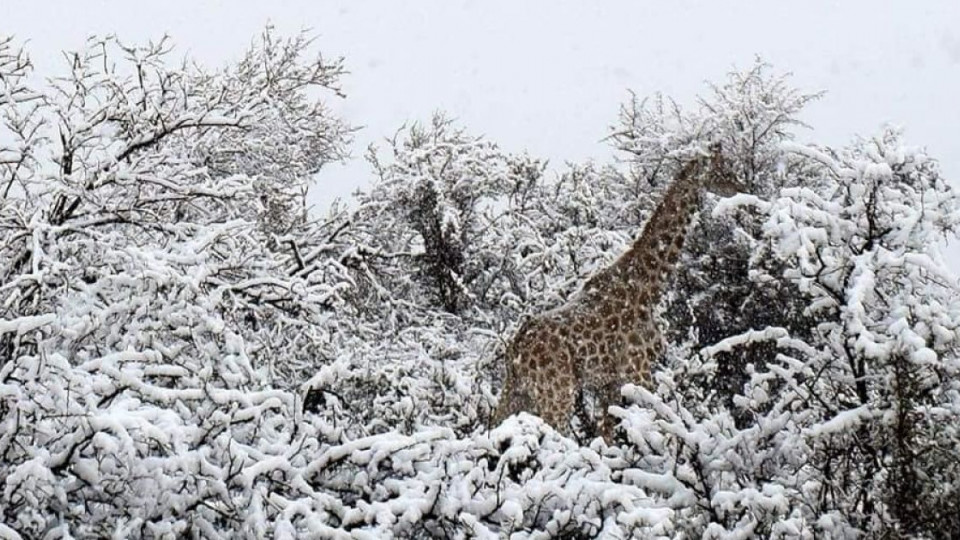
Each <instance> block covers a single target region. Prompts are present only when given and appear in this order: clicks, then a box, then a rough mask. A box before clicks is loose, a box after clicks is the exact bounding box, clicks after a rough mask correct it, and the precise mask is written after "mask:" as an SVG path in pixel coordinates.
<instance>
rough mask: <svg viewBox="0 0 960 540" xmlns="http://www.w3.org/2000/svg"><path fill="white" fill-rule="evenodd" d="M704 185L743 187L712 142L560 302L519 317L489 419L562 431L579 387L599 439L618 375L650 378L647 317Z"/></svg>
mask: <svg viewBox="0 0 960 540" xmlns="http://www.w3.org/2000/svg"><path fill="white" fill-rule="evenodd" d="M704 190H708V191H712V192H714V193H717V194H718V195H721V196H729V195H733V194H735V193H737V192H739V191H744V189H743V186H742V185H741V184H739V183H738V182H737V181H736V180H735V178H734V176H733V174H732V173H731V172H730V169H729V168H728V167H727V166H726V163H725V162H724V160H723V158H722V156H721V155H720V149H719V146H718V145H713V146H712V147H711V150H710V152H709V153H708V154H707V155H700V156H698V157H696V158H694V159H691V160H689V161H687V162H686V163H685V164H684V165H683V166H682V167H681V169H680V171H679V173H678V174H677V175H676V176H675V178H674V179H673V181H672V182H671V183H670V185H669V186H668V187H667V189H666V190H665V192H664V195H663V197H662V199H661V201H660V203H659V204H658V205H657V208H656V209H655V210H654V212H653V215H652V216H651V217H650V218H649V219H648V220H647V222H646V224H645V225H644V228H643V232H642V233H641V234H640V236H639V238H638V239H637V240H636V241H635V242H634V243H633V245H632V246H631V247H630V249H629V250H627V252H625V253H624V254H623V255H621V256H620V257H619V258H618V259H617V260H616V261H615V262H614V263H613V264H612V265H610V266H608V267H607V268H604V269H602V270H600V271H599V272H597V273H596V274H594V275H593V276H592V277H591V278H589V279H588V280H587V281H586V283H584V285H583V287H582V288H581V290H580V291H579V292H578V293H577V294H575V295H574V296H573V298H571V299H570V301H569V302H567V304H565V305H564V306H562V307H560V308H558V309H554V310H551V311H548V312H545V313H542V314H541V315H539V316H538V317H535V318H532V319H529V320H527V321H526V322H525V323H524V324H522V325H521V326H520V328H519V330H518V331H517V333H516V334H515V335H514V337H513V339H512V340H511V342H510V343H509V344H508V346H507V350H506V362H507V375H506V379H505V381H504V387H503V391H502V393H501V395H500V402H499V404H498V406H497V409H496V410H495V411H494V414H493V417H492V418H491V421H492V424H493V425H498V424H500V423H501V422H502V421H503V420H504V419H506V418H507V417H508V416H510V415H512V414H515V413H518V412H521V411H526V412H530V413H533V414H537V415H539V416H540V417H541V418H543V420H544V421H545V422H547V423H548V424H550V425H551V426H553V427H554V428H555V429H557V430H558V431H559V432H561V433H564V434H566V435H569V434H570V418H571V416H572V414H573V412H574V405H575V402H576V400H577V398H578V397H580V396H581V393H582V392H584V391H589V392H591V393H592V394H593V395H594V396H596V399H597V405H598V407H597V413H596V414H597V416H598V418H597V419H596V428H597V433H599V434H600V435H602V436H603V438H604V439H605V440H606V441H607V443H610V442H611V439H612V435H613V422H612V421H611V419H610V418H608V416H607V409H608V407H609V406H610V405H612V404H615V403H617V402H618V401H619V399H620V388H621V387H622V386H623V385H624V384H627V383H633V384H639V385H644V386H647V387H650V386H651V383H652V379H651V375H650V366H651V364H652V363H653V362H654V360H655V359H656V358H657V357H658V356H659V355H660V354H661V353H662V351H663V343H662V337H661V335H660V331H659V329H658V327H657V325H656V321H655V320H654V309H655V308H656V306H657V304H658V303H659V301H660V298H661V295H662V293H663V289H664V286H665V285H666V283H667V281H668V280H669V277H670V274H671V273H672V271H673V269H674V267H675V265H676V262H677V259H678V258H679V256H680V251H681V248H682V247H683V242H684V238H685V237H686V234H687V229H688V228H689V224H690V222H691V221H692V218H693V215H694V213H695V211H696V210H697V209H698V207H699V205H700V199H701V195H702V192H703V191H704Z"/></svg>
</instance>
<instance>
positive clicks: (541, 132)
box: [0, 0, 960, 270]
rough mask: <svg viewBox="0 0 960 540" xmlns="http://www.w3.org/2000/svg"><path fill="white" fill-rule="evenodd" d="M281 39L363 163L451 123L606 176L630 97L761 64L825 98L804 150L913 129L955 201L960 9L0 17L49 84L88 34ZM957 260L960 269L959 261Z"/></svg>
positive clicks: (193, 49) (911, 137) (826, 6)
mask: <svg viewBox="0 0 960 540" xmlns="http://www.w3.org/2000/svg"><path fill="white" fill-rule="evenodd" d="M268 21H270V22H272V23H273V24H274V25H275V26H276V27H277V28H278V30H280V32H282V33H291V32H295V31H298V30H300V29H304V28H309V29H312V30H313V31H314V32H315V34H316V35H317V36H318V44H319V47H320V48H321V49H322V50H323V51H324V52H325V54H328V55H332V56H333V55H335V56H341V55H342V56H344V57H345V58H346V63H347V67H348V69H349V70H350V72H351V73H350V75H349V76H348V77H347V78H346V80H345V81H344V87H345V90H346V93H347V95H348V97H347V99H346V100H345V101H344V102H342V103H340V104H338V105H337V106H336V108H337V110H338V111H339V112H340V113H341V114H342V115H343V116H344V117H345V118H346V120H347V121H348V122H351V123H353V124H355V125H361V126H364V129H363V130H362V131H361V132H359V133H358V135H357V141H356V145H355V146H354V154H355V155H357V156H361V155H362V153H363V150H364V148H365V147H366V145H367V144H369V143H370V142H375V141H378V140H381V139H382V137H384V136H385V135H388V134H390V133H392V132H393V131H395V130H396V129H397V128H398V127H399V126H400V125H402V124H403V123H404V122H410V121H416V120H427V119H429V117H430V115H431V113H432V112H433V111H435V110H443V111H446V112H447V113H449V115H451V116H453V117H455V118H457V119H459V120H460V122H461V124H462V125H463V126H465V127H467V128H468V129H469V130H470V131H471V132H473V133H476V134H483V135H485V136H486V137H487V138H489V139H491V140H493V141H496V142H498V143H500V144H501V145H502V146H503V147H504V148H506V149H507V150H509V151H521V150H527V151H529V152H530V153H531V154H533V155H537V156H542V157H547V158H549V159H551V160H552V161H553V162H554V163H555V164H558V163H562V162H563V161H566V160H570V161H580V160H583V159H586V158H590V157H594V158H598V159H607V158H608V157H609V150H608V149H607V147H606V146H605V145H604V144H603V143H602V142H601V139H602V138H603V136H604V135H605V134H606V129H607V126H609V125H610V124H611V123H612V122H613V121H614V120H615V119H616V112H617V107H618V106H619V104H620V103H621V102H623V101H624V100H625V99H626V98H627V96H628V89H629V90H633V91H635V92H637V93H638V94H640V95H647V94H652V93H654V92H657V91H662V92H664V93H666V94H668V95H671V96H673V97H675V98H676V99H678V100H679V101H681V102H686V103H689V102H690V101H691V99H692V97H693V96H694V95H696V94H697V93H698V92H701V91H703V89H704V81H707V80H720V79H721V78H722V77H723V75H724V73H726V72H727V71H729V70H730V69H731V68H733V67H736V66H740V67H744V66H749V65H750V64H751V63H752V62H753V59H754V57H755V56H756V55H760V56H761V57H762V58H763V59H764V60H766V61H768V62H770V63H772V64H773V65H774V68H775V69H777V70H780V71H789V72H792V73H793V75H794V79H793V80H794V84H795V85H796V86H798V87H799V88H801V89H804V90H811V91H815V90H826V91H827V92H828V93H827V95H826V96H825V97H824V99H822V100H821V101H820V102H817V103H815V104H813V105H811V106H810V107H809V109H808V111H807V113H806V115H805V118H804V119H805V120H806V121H807V122H808V123H809V124H811V125H812V127H813V128H814V130H813V131H812V132H810V133H808V134H806V135H804V138H805V139H807V140H816V141H818V142H824V143H830V144H842V143H844V142H846V141H848V140H849V139H850V138H851V137H852V136H853V135H854V134H862V135H870V134H872V133H875V132H876V131H877V130H878V128H879V127H880V125H882V124H883V123H892V124H895V125H899V126H902V127H904V128H905V129H906V134H907V139H908V142H910V143H911V144H917V145H921V146H925V147H927V149H928V150H929V152H930V153H931V154H932V155H933V156H934V157H937V158H939V159H940V160H941V163H942V166H943V170H944V172H945V174H946V175H947V176H948V177H949V178H951V179H953V180H954V185H958V186H960V182H958V181H957V180H958V179H960V137H958V136H957V134H956V133H955V132H954V131H953V130H954V129H957V127H958V126H960V105H958V99H960V31H958V30H957V29H956V27H957V26H958V23H960V1H957V0H917V1H909V0H904V1H898V2H892V1H882V0H844V1H826V0H812V1H811V0H807V1H804V2H790V3H787V2H773V1H769V0H751V1H746V0H739V1H722V0H710V1H702V2H683V1H671V2H666V1H658V2H653V1H644V0H632V1H605V2H595V1H583V2H568V1H561V0H544V1H532V0H523V1H490V0H487V1H483V2H464V1H454V0H436V1H407V2H398V1H378V2H372V1H352V2H351V1H342V2H330V1H323V0H313V1H298V2H292V1H288V2H284V1H272V2H269V1H257V2H253V1H239V0H234V1H226V0H223V1H207V2H202V1H196V0H194V1H179V0H164V1H162V2H137V1H113V2H107V1H93V0H73V1H50V0H32V1H22V0H0V34H11V33H12V34H14V35H16V36H17V37H19V38H21V39H26V40H29V45H28V49H29V50H30V51H31V54H32V56H33V57H34V61H35V64H37V66H38V69H40V70H43V71H44V72H48V73H49V72H50V71H51V70H53V69H55V68H56V67H58V64H59V62H61V61H62V60H61V57H60V56H59V51H60V50H63V49H73V48H78V47H80V46H81V45H82V44H83V41H84V40H85V38H86V37H87V36H88V35H90V34H106V33H116V34H118V35H119V36H120V37H121V38H123V39H125V40H126V41H145V40H147V39H150V38H157V37H160V36H162V35H163V34H165V33H166V34H169V35H170V36H172V37H173V39H174V41H175V43H176V44H177V45H178V47H179V49H178V50H179V51H180V52H183V53H190V54H191V55H192V56H194V57H196V58H197V59H199V60H201V61H202V62H203V63H206V64H208V65H212V66H217V65H220V64H223V63H225V62H227V61H229V60H231V59H234V58H236V57H238V56H239V54H240V52H241V51H242V50H243V49H244V48H245V47H246V46H247V45H248V43H249V42H250V40H251V38H252V37H253V36H254V35H255V34H256V33H258V32H259V31H260V30H262V28H263V26H264V25H265V24H266V23H267V22H268ZM369 178H370V174H369V172H368V169H367V168H366V166H365V165H364V164H363V163H362V161H361V160H360V159H356V160H354V161H353V162H352V163H350V164H348V165H347V166H345V167H337V168H331V169H329V170H328V171H326V172H324V173H322V174H321V176H320V179H319V184H318V186H317V189H316V190H315V191H314V192H313V200H314V201H316V202H317V204H326V202H327V201H329V200H330V199H332V198H333V197H335V196H340V195H346V194H348V193H350V192H351V191H352V190H353V189H355V188H356V187H358V186H360V185H362V184H364V183H366V182H368V181H369ZM949 259H950V260H951V261H952V263H953V264H954V269H955V270H958V269H960V246H953V248H952V249H951V250H950V254H949Z"/></svg>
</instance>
